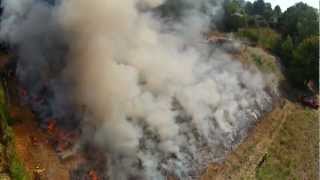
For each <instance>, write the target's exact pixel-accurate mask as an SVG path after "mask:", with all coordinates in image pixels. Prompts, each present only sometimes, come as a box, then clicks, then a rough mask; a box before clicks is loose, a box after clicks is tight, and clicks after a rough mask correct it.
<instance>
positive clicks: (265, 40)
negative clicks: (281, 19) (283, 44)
mask: <svg viewBox="0 0 320 180" xmlns="http://www.w3.org/2000/svg"><path fill="white" fill-rule="evenodd" d="M236 36H238V37H239V38H245V39H248V40H249V41H252V42H254V43H256V44H257V45H259V46H261V47H263V48H265V49H268V50H272V51H273V50H275V49H276V46H277V44H278V42H279V40H280V37H281V36H280V35H279V34H278V33H277V32H275V31H273V30H272V29H270V28H244V29H240V30H239V31H238V32H237V33H236Z"/></svg>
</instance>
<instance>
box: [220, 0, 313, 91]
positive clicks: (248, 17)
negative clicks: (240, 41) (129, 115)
mask: <svg viewBox="0 0 320 180" xmlns="http://www.w3.org/2000/svg"><path fill="white" fill-rule="evenodd" d="M223 9H224V16H223V21H222V22H223V23H221V24H220V26H219V27H218V28H219V29H220V30H221V31H225V32H236V35H238V37H244V38H247V39H249V40H250V41H252V42H255V43H256V44H257V45H259V46H262V47H263V48H265V49H268V50H270V51H271V52H272V53H274V54H276V55H277V56H279V57H280V59H281V62H282V64H283V66H284V67H285V70H286V71H285V73H286V75H287V77H288V80H289V81H290V82H291V83H292V85H294V86H295V87H299V88H305V87H306V86H307V84H308V83H309V82H313V83H314V84H315V86H316V87H318V85H319V11H318V9H316V8H313V7H310V6H308V5H307V4H305V3H302V2H300V3H297V4H295V5H293V6H291V7H289V8H288V9H287V10H286V11H284V12H282V10H281V8H280V7H279V6H275V7H274V8H272V6H271V4H270V3H266V2H264V1H263V0H257V1H255V2H253V3H251V2H246V1H244V0H225V1H224V3H223Z"/></svg>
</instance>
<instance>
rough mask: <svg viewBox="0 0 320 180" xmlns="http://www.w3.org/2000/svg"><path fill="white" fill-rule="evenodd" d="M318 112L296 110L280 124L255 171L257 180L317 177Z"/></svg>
mask: <svg viewBox="0 0 320 180" xmlns="http://www.w3.org/2000/svg"><path fill="white" fill-rule="evenodd" d="M318 129H319V124H318V111H314V110H310V109H304V108H301V107H299V108H298V109H296V111H294V112H292V113H291V114H290V115H289V116H288V117H287V120H286V121H285V123H284V124H283V126H282V128H281V130H280V133H279V135H278V136H277V137H276V139H275V140H274V142H273V143H272V145H271V146H270V148H269V150H268V153H267V154H266V157H265V160H264V162H263V163H262V164H261V166H260V167H258V168H257V171H256V172H257V173H256V177H257V179H259V180H260V179H261V180H267V179H270V180H277V179H279V180H282V179H297V180H299V179H309V180H317V179H318V178H319V174H318V172H319V171H318V170H319V166H318V165H319V160H318V157H319V151H318V150H319V134H318Z"/></svg>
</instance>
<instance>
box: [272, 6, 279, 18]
mask: <svg viewBox="0 0 320 180" xmlns="http://www.w3.org/2000/svg"><path fill="white" fill-rule="evenodd" d="M273 14H274V15H275V16H276V17H280V16H281V8H280V6H279V5H276V6H275V7H274V10H273Z"/></svg>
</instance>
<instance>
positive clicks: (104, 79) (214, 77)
mask: <svg viewBox="0 0 320 180" xmlns="http://www.w3.org/2000/svg"><path fill="white" fill-rule="evenodd" d="M172 1H173V0H172ZM163 3H170V1H168V2H164V1H163V0H122V1H117V0H90V1H88V0H64V1H59V2H51V1H39V0H6V1H4V2H3V6H4V14H3V19H2V22H1V29H0V30H1V31H0V36H1V38H2V39H4V40H6V41H8V42H10V43H11V44H12V45H13V46H14V47H15V48H16V50H17V56H18V68H17V76H18V78H19V80H20V81H21V83H22V84H23V85H24V86H25V88H26V89H27V90H28V92H29V93H30V95H29V96H28V97H27V101H30V100H31V99H32V97H33V96H45V97H46V101H45V102H42V103H41V104H37V103H34V102H33V103H32V107H33V109H35V110H36V112H37V113H38V114H39V116H40V118H41V119H44V120H46V119H48V118H55V119H58V120H59V122H60V123H61V124H67V125H70V124H71V125H73V124H75V123H76V124H80V126H81V127H80V128H83V129H86V128H87V126H88V124H89V125H90V126H91V127H92V126H93V127H94V128H92V129H91V130H88V131H85V130H84V131H83V132H85V133H83V136H84V139H86V140H88V139H89V140H91V141H93V143H95V144H97V145H98V146H99V147H100V148H102V149H104V150H105V152H106V154H108V157H110V162H109V163H110V164H109V168H108V169H107V170H106V174H108V175H109V176H110V178H111V179H117V180H121V179H130V178H132V177H136V178H138V179H165V176H166V175H174V176H177V177H179V178H181V179H192V178H194V176H196V175H198V174H199V173H200V170H202V169H203V168H205V167H206V166H207V165H208V163H210V162H216V161H220V160H222V159H223V158H224V155H225V153H226V152H227V151H229V150H230V149H231V148H232V147H234V146H235V145H236V144H237V143H239V142H240V140H241V139H242V137H243V136H244V135H245V132H246V130H247V129H248V127H249V126H250V125H251V124H253V123H254V122H255V121H256V120H257V119H258V117H259V116H261V113H262V112H263V110H265V109H266V108H267V107H268V106H270V104H271V97H270V96H269V95H268V94H267V93H266V91H265V88H266V85H265V83H264V82H265V81H264V78H265V77H264V76H263V75H262V74H261V73H259V72H258V71H257V70H256V68H254V67H249V68H244V67H243V66H242V65H241V64H240V63H239V62H238V61H236V60H234V59H232V58H231V57H230V56H228V55H227V54H226V53H225V52H224V51H223V49H213V48H212V47H210V45H208V44H206V43H204V41H205V36H204V34H205V33H206V32H208V31H209V27H210V26H211V25H210V22H211V21H212V18H213V17H215V16H218V14H219V13H220V9H219V2H215V3H212V2H211V1H206V0H202V1H191V0H186V1H184V2H182V3H185V5H186V6H181V7H188V8H186V9H184V12H183V14H182V15H183V16H181V17H180V18H179V20H168V19H165V18H163V17H161V16H160V15H159V14H158V13H157V11H154V8H158V7H159V6H160V5H162V4H163ZM203 7H206V8H207V9H206V11H203ZM79 106H85V107H86V113H80V111H79ZM89 136H90V137H92V138H88V137H89Z"/></svg>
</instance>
